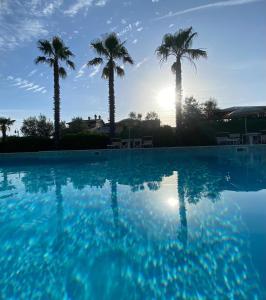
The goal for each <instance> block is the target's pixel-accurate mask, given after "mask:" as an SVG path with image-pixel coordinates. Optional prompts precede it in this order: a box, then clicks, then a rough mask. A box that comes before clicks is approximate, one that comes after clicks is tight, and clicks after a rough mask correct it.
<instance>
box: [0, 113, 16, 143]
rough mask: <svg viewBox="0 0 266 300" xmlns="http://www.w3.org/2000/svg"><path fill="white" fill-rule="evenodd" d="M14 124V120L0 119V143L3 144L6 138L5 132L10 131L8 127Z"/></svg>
mask: <svg viewBox="0 0 266 300" xmlns="http://www.w3.org/2000/svg"><path fill="white" fill-rule="evenodd" d="M14 123H15V120H11V119H10V118H3V117H0V131H1V133H2V142H3V143H4V142H5V140H6V137H7V134H6V132H7V131H8V130H10V127H11V126H12V125H13V124H14Z"/></svg>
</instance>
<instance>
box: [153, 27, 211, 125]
mask: <svg viewBox="0 0 266 300" xmlns="http://www.w3.org/2000/svg"><path fill="white" fill-rule="evenodd" d="M196 36H197V33H196V32H193V29H192V27H190V28H187V29H180V30H179V31H177V32H176V33H175V34H170V33H169V34H166V35H165V36H164V37H163V41H162V44H161V46H159V47H158V48H157V49H156V53H157V56H158V57H159V58H160V59H161V61H162V62H166V61H167V60H168V58H169V56H173V57H174V58H175V62H174V63H173V65H172V68H171V69H172V72H173V73H174V74H175V76H176V129H177V130H178V129H180V127H181V125H182V69H181V61H182V59H184V58H186V59H188V60H189V61H190V62H192V63H193V64H194V62H193V61H194V60H197V59H199V58H201V57H207V52H206V51H204V50H202V49H193V48H192V43H193V40H194V38H195V37H196ZM194 65H195V64H194Z"/></svg>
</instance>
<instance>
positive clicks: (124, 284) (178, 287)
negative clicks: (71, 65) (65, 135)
mask: <svg viewBox="0 0 266 300" xmlns="http://www.w3.org/2000/svg"><path fill="white" fill-rule="evenodd" d="M237 149H238V148H237V147H219V148H216V147H213V148H191V149H189V148H188V149H154V150H148V149H147V150H133V151H130V150H125V151H123V150H122V151H116V150H114V151H96V152H94V151H88V152H86V151H80V152H61V153H60V152H55V153H35V154H15V155H0V299H20V300H24V299H25V300H32V299H34V300H35V299H43V300H44V299H45V300H47V299H56V300H57V299H58V300H63V299H66V300H68V299H69V300H70V299H71V300H81V299H97V300H101V299H116V300H117V299H167V300H168V299H219V300H220V299H248V300H251V299H266V294H265V286H266V257H265V253H266V147H263V146H261V147H251V148H242V150H243V151H239V149H238V150H237Z"/></svg>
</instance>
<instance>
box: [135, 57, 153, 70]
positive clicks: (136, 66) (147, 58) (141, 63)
mask: <svg viewBox="0 0 266 300" xmlns="http://www.w3.org/2000/svg"><path fill="white" fill-rule="evenodd" d="M148 60H150V58H149V57H145V58H143V59H142V60H141V61H139V62H138V63H137V64H136V65H135V69H139V68H140V67H141V66H142V65H143V64H145V63H146V62H147V61H148Z"/></svg>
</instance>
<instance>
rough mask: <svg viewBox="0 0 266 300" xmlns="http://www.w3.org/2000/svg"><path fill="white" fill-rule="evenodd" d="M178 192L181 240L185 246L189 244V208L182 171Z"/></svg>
mask: <svg viewBox="0 0 266 300" xmlns="http://www.w3.org/2000/svg"><path fill="white" fill-rule="evenodd" d="M177 193H178V199H179V217H180V229H179V234H178V235H179V240H180V241H181V243H182V244H183V247H184V248H185V247H186V246H187V239H188V228H187V209H186V202H185V191H184V184H183V181H182V177H181V175H180V172H179V173H178V174H177Z"/></svg>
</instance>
